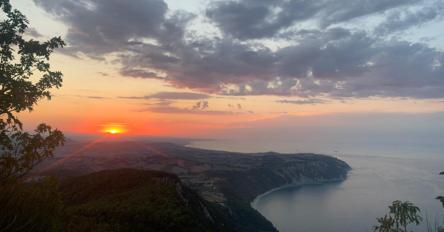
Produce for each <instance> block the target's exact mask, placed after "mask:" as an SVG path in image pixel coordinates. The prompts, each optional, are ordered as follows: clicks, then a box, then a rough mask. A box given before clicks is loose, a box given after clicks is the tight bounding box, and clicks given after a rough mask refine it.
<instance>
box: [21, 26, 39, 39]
mask: <svg viewBox="0 0 444 232" xmlns="http://www.w3.org/2000/svg"><path fill="white" fill-rule="evenodd" d="M25 34H27V35H29V36H31V37H34V38H39V37H42V34H40V33H39V32H38V31H37V30H36V29H35V28H33V27H29V28H27V29H26V31H25Z"/></svg>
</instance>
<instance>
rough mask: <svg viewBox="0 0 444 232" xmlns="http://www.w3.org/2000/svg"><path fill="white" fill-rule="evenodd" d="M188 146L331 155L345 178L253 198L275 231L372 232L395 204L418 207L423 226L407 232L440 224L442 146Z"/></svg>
mask: <svg viewBox="0 0 444 232" xmlns="http://www.w3.org/2000/svg"><path fill="white" fill-rule="evenodd" d="M191 146H193V147H199V148H206V149H217V150H227V151H237V152H264V151H276V152H282V153H298V152H314V153H320V154H327V155H332V156H335V157H337V158H339V159H342V160H344V161H345V162H347V163H348V164H349V165H350V166H351V167H352V170H351V171H350V172H349V174H348V177H347V179H346V180H344V181H341V182H333V183H324V184H317V185H305V186H287V187H285V188H280V189H275V190H273V191H270V192H268V193H266V194H263V195H260V196H258V197H257V198H256V199H255V200H254V201H253V202H252V206H253V207H254V208H255V209H256V210H258V211H259V212H260V213H261V214H262V215H263V216H264V217H265V218H267V219H268V220H269V221H271V222H272V223H273V225H274V226H275V227H276V228H277V229H278V230H279V231H281V232H297V231H299V232H314V231H329V232H347V231H350V232H355V231H356V232H365V231H373V227H374V226H375V225H376V224H377V220H376V219H377V218H378V217H382V216H384V215H385V214H386V213H388V211H389V209H388V206H389V205H390V204H391V203H392V202H393V201H395V200H402V201H410V202H412V203H414V204H415V205H416V206H418V207H419V208H420V209H421V215H422V217H423V222H422V223H421V224H420V225H419V226H411V227H410V228H409V229H410V230H411V231H417V232H423V231H424V232H425V231H436V227H437V226H438V225H443V226H444V208H443V206H442V205H441V203H440V202H439V201H438V200H436V199H435V198H436V197H437V196H439V195H444V175H439V173H440V172H441V171H444V144H442V143H433V144H427V143H425V144H424V143H411V142H406V143H402V141H400V142H398V143H395V144H390V143H387V144H373V143H368V144H366V143H359V144H338V143H331V144H329V143H311V144H310V143H300V142H298V141H292V140H291V139H287V140H272V139H267V140H260V141H258V140H249V139H244V140H241V139H236V140H234V139H233V140H230V139H217V140H202V141H194V142H192V144H191Z"/></svg>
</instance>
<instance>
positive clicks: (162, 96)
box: [145, 92, 211, 100]
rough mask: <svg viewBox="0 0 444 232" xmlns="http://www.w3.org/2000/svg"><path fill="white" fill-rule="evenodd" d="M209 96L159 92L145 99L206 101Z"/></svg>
mask: <svg viewBox="0 0 444 232" xmlns="http://www.w3.org/2000/svg"><path fill="white" fill-rule="evenodd" d="M210 97H211V96H210V95H208V94H204V93H190V92H159V93H155V94H151V95H148V96H145V98H147V99H150V98H155V99H161V100H199V99H207V98H210Z"/></svg>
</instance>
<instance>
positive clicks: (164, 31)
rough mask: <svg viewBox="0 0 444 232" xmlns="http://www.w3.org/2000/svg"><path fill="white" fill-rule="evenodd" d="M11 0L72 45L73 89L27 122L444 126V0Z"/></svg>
mask: <svg viewBox="0 0 444 232" xmlns="http://www.w3.org/2000/svg"><path fill="white" fill-rule="evenodd" d="M11 3H12V4H13V6H14V7H16V8H17V9H19V10H20V11H22V12H23V13H24V14H25V15H26V16H27V17H28V18H29V20H30V29H29V30H28V32H27V36H28V37H34V38H36V39H39V40H44V39H47V38H50V37H52V36H59V35H60V36H62V37H63V38H64V40H65V41H66V42H67V46H66V47H65V48H64V49H60V50H58V51H57V52H56V53H55V54H54V55H53V56H52V59H51V64H52V65H53V68H54V69H57V70H60V71H62V72H63V74H64V81H63V87H62V88H61V89H59V90H54V91H53V94H54V97H53V99H52V100H51V101H47V100H42V101H40V102H39V104H38V106H36V107H35V110H34V111H32V112H31V113H23V114H21V118H22V120H23V121H24V123H25V125H26V127H27V128H32V127H34V126H35V125H36V124H37V123H40V122H47V123H48V124H51V125H53V126H55V127H57V128H59V129H61V130H63V131H64V132H65V133H67V134H98V133H102V132H103V130H104V128H106V127H109V126H110V125H111V126H114V127H119V128H123V130H125V132H126V133H127V134H131V135H155V136H190V137H199V136H200V137H202V136H206V137H211V136H217V135H218V134H223V133H226V131H240V130H242V128H245V130H246V131H247V129H248V128H250V129H251V128H264V130H265V129H267V128H268V129H270V130H273V129H276V130H277V131H280V130H279V128H292V127H294V128H298V129H301V128H302V127H303V126H307V127H303V128H305V130H310V128H311V129H313V128H317V127H319V126H326V127H334V126H338V125H339V126H344V125H346V126H350V125H352V126H356V128H360V129H371V128H375V127H380V128H386V127H390V126H393V127H395V128H400V127H402V128H410V129H412V130H421V129H423V130H424V131H425V130H427V131H429V132H430V133H434V132H433V131H435V132H436V134H434V135H440V134H441V132H440V131H442V130H441V129H443V128H444V123H443V119H444V116H443V113H442V111H444V100H443V99H444V67H443V63H444V30H443V29H442V28H444V13H443V12H444V1H440V0H437V1H434V0H430V1H419V0H413V1H412V0H373V1H368V0H323V1H302V0H301V1H284V0H275V1H267V0H241V1H208V0H181V1H173V0H168V1H163V0H131V1H120V0H97V1H92V0H91V1H88V0H34V1H30V0H13V1H11ZM310 125H311V126H312V127H310ZM268 129H267V130H268ZM224 131H225V132H224ZM400 131H402V130H400ZM246 136H247V135H246Z"/></svg>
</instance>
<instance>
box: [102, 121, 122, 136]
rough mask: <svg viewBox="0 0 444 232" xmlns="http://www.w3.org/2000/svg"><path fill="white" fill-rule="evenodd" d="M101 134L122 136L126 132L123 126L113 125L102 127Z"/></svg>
mask: <svg viewBox="0 0 444 232" xmlns="http://www.w3.org/2000/svg"><path fill="white" fill-rule="evenodd" d="M101 132H102V133H105V134H111V135H118V134H124V133H125V132H127V130H126V127H125V125H124V124H117V123H113V124H106V125H103V129H102V130H101Z"/></svg>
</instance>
